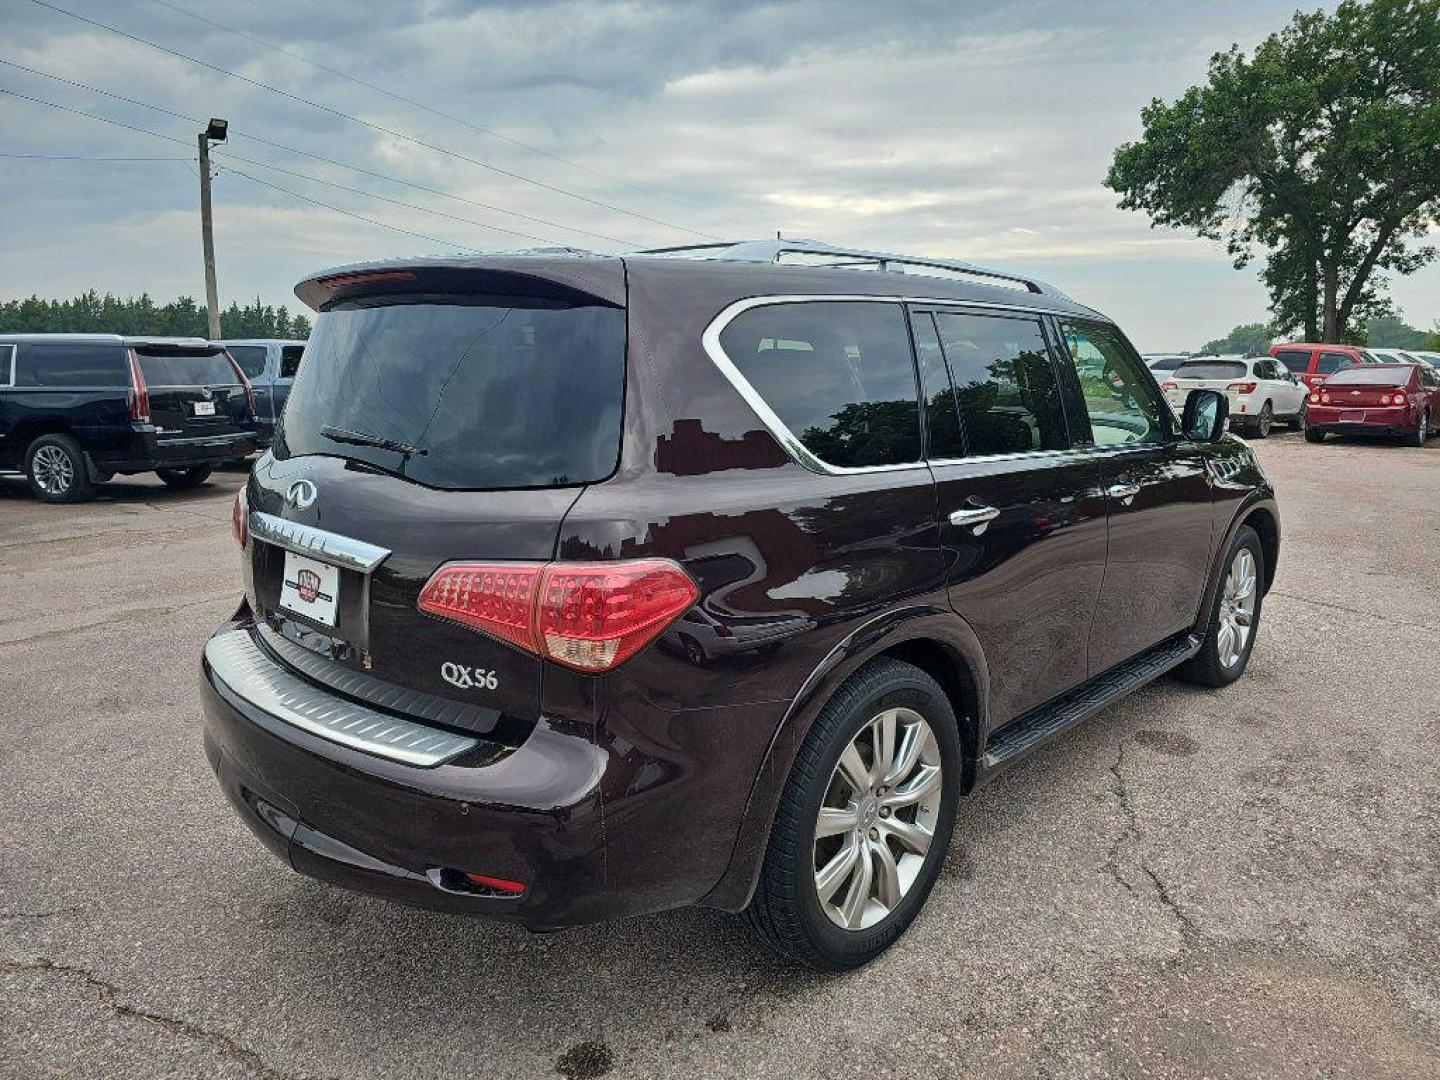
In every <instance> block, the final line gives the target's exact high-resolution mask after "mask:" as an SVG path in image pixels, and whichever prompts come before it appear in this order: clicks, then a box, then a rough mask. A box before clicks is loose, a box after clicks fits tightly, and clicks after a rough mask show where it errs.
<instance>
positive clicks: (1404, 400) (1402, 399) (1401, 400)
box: [1390, 394, 1410, 405]
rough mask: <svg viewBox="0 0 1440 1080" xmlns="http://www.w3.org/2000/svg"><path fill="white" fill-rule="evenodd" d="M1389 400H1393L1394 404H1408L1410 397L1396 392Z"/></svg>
mask: <svg viewBox="0 0 1440 1080" xmlns="http://www.w3.org/2000/svg"><path fill="white" fill-rule="evenodd" d="M1390 400H1391V401H1393V402H1394V403H1395V404H1396V405H1408V404H1409V403H1410V399H1409V398H1408V397H1406V396H1405V395H1404V394H1396V395H1395V396H1394V397H1393V398H1391V399H1390Z"/></svg>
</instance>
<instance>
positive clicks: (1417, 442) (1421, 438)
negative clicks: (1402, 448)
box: [1405, 410, 1430, 446]
mask: <svg viewBox="0 0 1440 1080" xmlns="http://www.w3.org/2000/svg"><path fill="white" fill-rule="evenodd" d="M1428 438H1430V417H1429V415H1428V414H1427V413H1425V412H1424V411H1423V410H1422V411H1421V413H1420V419H1419V420H1417V421H1416V422H1415V431H1414V434H1412V435H1409V436H1407V437H1406V439H1405V444H1406V445H1407V446H1424V445H1425V440H1426V439H1428Z"/></svg>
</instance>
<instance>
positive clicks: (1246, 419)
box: [1160, 356, 1309, 439]
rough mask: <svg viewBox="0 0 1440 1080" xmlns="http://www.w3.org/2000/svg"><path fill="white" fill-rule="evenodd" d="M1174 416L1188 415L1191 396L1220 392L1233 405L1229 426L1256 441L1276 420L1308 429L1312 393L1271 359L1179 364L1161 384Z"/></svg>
mask: <svg viewBox="0 0 1440 1080" xmlns="http://www.w3.org/2000/svg"><path fill="white" fill-rule="evenodd" d="M1160 389H1162V390H1163V391H1165V400H1166V401H1168V402H1169V403H1170V407H1171V408H1172V409H1174V410H1175V412H1176V413H1180V412H1183V411H1184V409H1185V399H1186V398H1187V397H1189V396H1190V391H1191V390H1218V391H1220V392H1221V393H1223V394H1224V395H1225V396H1226V397H1228V398H1229V399H1230V426H1231V427H1233V428H1236V429H1240V430H1245V431H1248V432H1249V433H1250V434H1252V435H1254V436H1255V437H1256V438H1257V439H1263V438H1265V436H1267V435H1269V434H1270V428H1271V426H1272V425H1273V424H1274V423H1275V421H1276V420H1283V421H1285V422H1286V423H1288V424H1289V425H1290V426H1291V427H1292V428H1299V427H1301V426H1303V425H1304V423H1305V398H1306V395H1307V394H1308V393H1309V388H1308V387H1307V386H1306V385H1305V384H1304V383H1302V382H1301V381H1300V380H1299V379H1297V378H1296V377H1295V376H1294V375H1292V374H1291V373H1290V371H1289V369H1287V368H1286V367H1285V365H1284V364H1282V363H1280V361H1278V360H1276V359H1274V358H1273V357H1270V356H1197V357H1193V358H1191V359H1189V360H1186V361H1185V363H1183V364H1181V365H1180V366H1179V367H1177V368H1176V369H1175V370H1174V371H1172V372H1171V373H1170V375H1169V377H1168V378H1166V379H1165V381H1164V382H1162V383H1161V384H1160Z"/></svg>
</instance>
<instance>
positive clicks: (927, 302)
mask: <svg viewBox="0 0 1440 1080" xmlns="http://www.w3.org/2000/svg"><path fill="white" fill-rule="evenodd" d="M851 301H853V302H858V303H865V304H896V305H899V306H901V307H906V306H909V305H920V306H924V307H934V308H962V309H977V308H978V309H980V310H982V311H993V312H996V313H997V314H1004V313H1006V312H1019V313H1021V314H1025V315H1054V314H1056V313H1055V312H1054V311H1053V310H1051V309H1049V308H1038V307H1029V306H1026V305H1023V304H1004V303H996V302H994V301H980V300H947V299H944V298H940V299H937V298H935V297H933V296H880V295H871V294H859V295H856V294H850V293H835V294H832V293H800V294H794V293H775V294H772V295H767V296H750V297H746V298H745V299H744V300H736V301H735V302H734V303H732V304H730V305H728V306H727V307H725V308H724V309H723V310H722V311H721V312H720V314H718V315H716V316H715V318H713V319H711V320H710V323H709V325H707V326H706V327H705V331H704V333H703V334H701V336H700V343H701V345H702V346H703V347H704V349H705V353H706V355H707V356H709V357H710V362H711V363H713V364H714V365H715V366H716V367H717V368H719V369H720V373H721V374H722V375H724V376H725V378H726V379H728V380H729V382H730V384H731V385H732V386H733V387H735V390H736V391H737V392H738V393H739V394H740V396H741V397H742V398H744V399H745V403H746V404H747V405H749V406H750V408H751V409H753V410H754V411H755V415H756V416H758V417H759V418H760V422H761V423H763V424H764V425H765V427H766V428H767V429H768V430H769V432H770V434H771V435H773V436H775V438H776V440H777V441H778V442H779V443H780V445H781V446H783V447H784V448H785V450H786V451H787V452H788V453H789V454H790V456H791V457H792V458H794V459H795V461H796V462H797V463H798V464H800V465H803V466H804V467H805V468H807V469H809V470H810V471H811V472H815V473H820V474H821V475H822V476H853V475H857V474H860V475H863V474H865V473H878V472H900V471H904V470H907V469H924V468H928V467H929V465H930V464H932V462H929V461H926V460H923V459H922V460H918V461H907V462H901V463H899V464H896V465H860V466H845V465H831V464H830V463H828V462H825V461H822V460H820V458H818V457H816V456H815V455H814V454H813V453H811V452H810V450H809V449H808V448H806V446H805V444H804V443H802V442H801V441H800V439H799V437H797V436H796V434H795V433H794V432H793V431H791V430H790V428H789V427H788V426H787V425H786V424H785V422H784V421H783V420H781V419H780V417H779V416H778V415H776V413H775V411H774V410H773V409H771V408H770V406H769V404H768V403H767V402H766V401H765V399H764V398H763V397H761V395H760V392H759V391H758V390H756V389H755V387H754V386H753V385H752V384H751V382H750V380H749V379H747V378H745V376H744V375H743V374H742V373H741V371H740V369H739V368H738V367H736V366H735V364H734V362H733V361H732V360H731V359H730V357H728V356H727V355H726V354H725V350H724V349H723V348H721V346H720V334H721V333H722V332H723V331H724V330H725V328H726V327H727V326H729V325H730V324H731V323H732V322H734V321H735V319H736V318H737V317H738V316H739V315H741V314H743V313H744V312H746V311H749V310H751V309H752V308H757V307H769V306H772V305H775V304H819V303H836V302H851ZM911 355H912V361H913V355H914V350H913V347H912V349H911ZM915 400H916V408H917V409H919V407H920V398H919V389H918V386H917V389H916V398H915ZM1073 449H1075V448H1073V447H1072V448H1071V450H1073ZM1040 452H1041V453H1069V452H1071V451H1070V450H1063V451H1061V450H1056V451H1040ZM1031 453H1034V451H1031ZM999 456H1001V455H996V457H999ZM1004 456H1011V455H1004ZM996 457H987V458H966V459H964V460H967V461H994V460H996Z"/></svg>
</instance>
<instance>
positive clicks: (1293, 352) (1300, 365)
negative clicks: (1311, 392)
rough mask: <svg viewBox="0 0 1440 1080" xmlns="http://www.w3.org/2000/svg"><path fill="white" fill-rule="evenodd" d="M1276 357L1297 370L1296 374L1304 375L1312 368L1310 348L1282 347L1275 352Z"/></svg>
mask: <svg viewBox="0 0 1440 1080" xmlns="http://www.w3.org/2000/svg"><path fill="white" fill-rule="evenodd" d="M1275 359H1277V360H1279V361H1280V362H1281V363H1282V364H1284V365H1285V366H1286V367H1287V368H1289V369H1290V370H1291V371H1293V372H1295V374H1296V375H1304V374H1305V373H1306V372H1307V371H1309V370H1310V350H1309V349H1281V350H1280V351H1279V352H1278V353H1276V354H1275Z"/></svg>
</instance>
